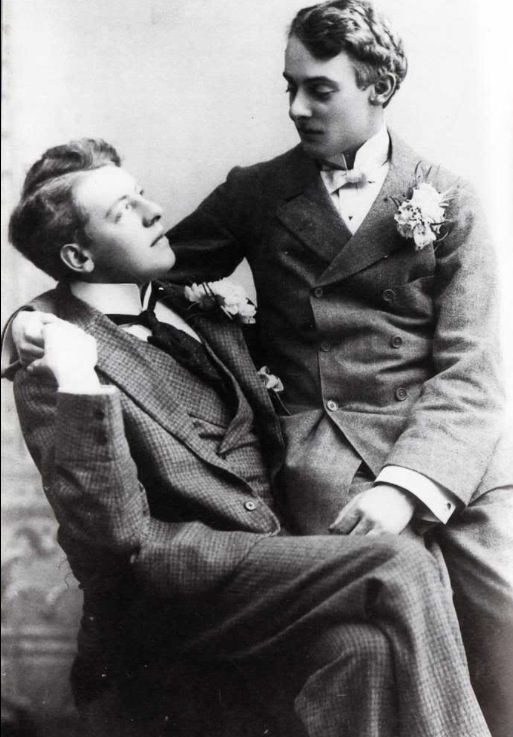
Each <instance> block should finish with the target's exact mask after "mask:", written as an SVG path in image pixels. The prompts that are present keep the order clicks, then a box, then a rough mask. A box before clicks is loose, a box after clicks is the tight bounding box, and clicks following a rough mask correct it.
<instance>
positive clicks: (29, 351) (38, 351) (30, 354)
mask: <svg viewBox="0 0 513 737" xmlns="http://www.w3.org/2000/svg"><path fill="white" fill-rule="evenodd" d="M18 354H19V356H20V361H21V362H22V363H30V362H31V361H35V359H36V358H42V356H44V354H45V352H44V350H43V348H41V347H39V346H37V345H33V344H32V343H22V344H21V345H20V346H19V348H18Z"/></svg>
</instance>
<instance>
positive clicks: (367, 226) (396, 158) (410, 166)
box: [318, 134, 419, 286]
mask: <svg viewBox="0 0 513 737" xmlns="http://www.w3.org/2000/svg"><path fill="white" fill-rule="evenodd" d="M418 160H419V159H418V156H416V155H415V154H414V153H413V151H412V150H411V149H410V148H409V147H407V146H406V145H405V144H404V143H403V142H402V141H401V140H400V139H398V138H397V137H396V136H395V135H394V134H391V158H390V169H389V172H388V174H387V177H386V179H385V181H384V183H383V187H382V188H381V191H380V192H379V194H378V196H377V198H376V200H375V201H374V203H373V205H372V207H371V209H370V211H369V213H368V214H367V217H366V218H365V220H364V221H363V223H362V224H361V226H360V227H359V228H358V230H357V231H356V233H355V234H354V235H353V237H352V238H350V239H349V240H348V242H347V243H346V245H345V246H344V248H343V249H342V250H340V251H339V253H338V254H337V256H336V257H335V258H334V259H333V261H332V262H331V263H330V265H329V266H328V268H327V269H326V271H325V272H324V273H323V274H322V275H321V276H320V278H319V280H318V283H319V284H322V285H323V286H324V285H328V284H331V283H333V282H336V281H340V280H341V279H345V278H347V277H349V276H352V275H353V274H356V273H357V272H358V271H361V270H362V269H365V268H367V267H368V266H370V265H371V264H373V263H376V262H377V261H380V260H381V259H382V258H386V257H387V256H388V255H389V254H390V253H391V252H392V251H394V250H395V249H397V248H400V247H401V246H402V245H403V244H404V241H403V239H402V238H401V237H400V236H399V235H398V233H397V228H396V223H395V220H394V214H395V212H396V210H397V205H396V204H395V202H394V198H397V197H398V198H402V197H404V196H405V195H406V189H407V188H408V186H409V184H410V183H411V182H413V179H414V173H415V166H416V164H417V162H418Z"/></svg>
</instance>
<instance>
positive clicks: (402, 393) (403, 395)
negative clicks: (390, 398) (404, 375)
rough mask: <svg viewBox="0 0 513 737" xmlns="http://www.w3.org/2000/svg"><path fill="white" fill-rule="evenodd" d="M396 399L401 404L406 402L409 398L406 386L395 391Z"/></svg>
mask: <svg viewBox="0 0 513 737" xmlns="http://www.w3.org/2000/svg"><path fill="white" fill-rule="evenodd" d="M395 398H396V399H398V400H399V401H400V402H404V400H405V399H407V398H408V392H407V391H406V389H405V388H404V386H400V387H399V388H398V389H396V390H395Z"/></svg>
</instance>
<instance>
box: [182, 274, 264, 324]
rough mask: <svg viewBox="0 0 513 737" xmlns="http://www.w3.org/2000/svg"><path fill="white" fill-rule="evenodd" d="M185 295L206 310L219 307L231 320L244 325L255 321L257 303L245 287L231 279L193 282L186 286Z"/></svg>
mask: <svg viewBox="0 0 513 737" xmlns="http://www.w3.org/2000/svg"><path fill="white" fill-rule="evenodd" d="M185 297H186V298H187V299H188V300H189V302H192V303H193V304H196V305H198V306H199V307H200V309H202V310H205V311H207V310H213V309H215V308H216V307H219V308H220V309H221V310H222V311H223V312H224V314H225V315H227V316H228V317H229V318H230V320H237V322H239V323H241V324H242V325H250V324H252V323H254V322H255V314H256V307H255V305H254V304H253V302H251V300H249V299H248V297H247V296H246V291H245V289H244V287H241V286H240V285H239V284H234V283H233V282H231V281H230V280H229V279H220V280H219V281H211V282H203V283H201V284H192V285H191V286H190V287H185Z"/></svg>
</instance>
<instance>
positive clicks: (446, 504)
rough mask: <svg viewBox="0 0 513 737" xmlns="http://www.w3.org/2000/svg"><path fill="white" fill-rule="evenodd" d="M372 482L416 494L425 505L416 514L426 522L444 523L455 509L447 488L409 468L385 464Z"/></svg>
mask: <svg viewBox="0 0 513 737" xmlns="http://www.w3.org/2000/svg"><path fill="white" fill-rule="evenodd" d="M374 483H375V484H379V483H382V484H392V485H393V486H398V487H399V488H401V489H404V490H405V491H408V492H410V494H413V495H414V496H416V497H417V499H419V500H420V501H421V502H422V504H423V505H424V506H425V507H426V509H425V510H418V511H417V513H416V516H417V517H418V518H420V519H423V520H426V521H428V522H442V523H443V524H445V523H446V522H447V521H448V520H449V518H450V517H451V515H452V513H453V512H454V511H455V510H456V504H455V502H454V499H453V495H452V494H451V492H450V491H449V490H448V489H446V488H445V487H444V486H442V485H441V484H438V483H437V482H436V481H432V480H431V479H430V478H428V477H427V476H424V474H422V473H418V471H412V470H411V469H410V468H403V467H402V466H385V468H383V469H382V470H381V471H380V473H379V474H378V476H377V478H376V481H375V482H374Z"/></svg>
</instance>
